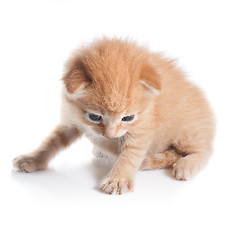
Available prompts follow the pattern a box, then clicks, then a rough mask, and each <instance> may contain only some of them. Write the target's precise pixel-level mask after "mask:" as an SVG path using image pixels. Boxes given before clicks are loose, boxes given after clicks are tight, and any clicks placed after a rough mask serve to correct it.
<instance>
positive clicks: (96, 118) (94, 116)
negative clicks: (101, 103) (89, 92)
mask: <svg viewBox="0 0 240 240" xmlns="http://www.w3.org/2000/svg"><path fill="white" fill-rule="evenodd" d="M88 117H89V118H90V119H91V120H92V121H94V122H100V121H102V116H100V115H97V114H93V113H89V114H88Z"/></svg>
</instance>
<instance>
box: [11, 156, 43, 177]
mask: <svg viewBox="0 0 240 240" xmlns="http://www.w3.org/2000/svg"><path fill="white" fill-rule="evenodd" d="M13 168H14V170H15V171H19V172H26V173H30V172H33V171H36V170H46V169H47V166H45V164H42V163H39V161H37V159H36V158H35V157H34V156H31V155H21V156H18V157H16V158H14V159H13Z"/></svg>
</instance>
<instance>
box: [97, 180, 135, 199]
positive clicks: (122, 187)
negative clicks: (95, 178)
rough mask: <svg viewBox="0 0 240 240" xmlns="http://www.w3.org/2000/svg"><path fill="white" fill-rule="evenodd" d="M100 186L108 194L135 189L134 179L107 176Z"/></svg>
mask: <svg viewBox="0 0 240 240" xmlns="http://www.w3.org/2000/svg"><path fill="white" fill-rule="evenodd" d="M100 188H101V190H102V191H103V192H105V193H108V194H118V195H119V194H122V193H127V192H132V191H133V181H132V180H129V179H125V178H111V177H107V178H105V179H104V180H103V181H102V182H101V184H100Z"/></svg>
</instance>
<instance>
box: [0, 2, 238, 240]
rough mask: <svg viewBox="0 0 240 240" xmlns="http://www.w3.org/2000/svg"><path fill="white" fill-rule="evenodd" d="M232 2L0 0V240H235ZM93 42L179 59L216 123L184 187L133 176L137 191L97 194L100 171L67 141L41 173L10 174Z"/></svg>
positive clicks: (48, 124)
mask: <svg viewBox="0 0 240 240" xmlns="http://www.w3.org/2000/svg"><path fill="white" fill-rule="evenodd" d="M237 3H238V1H231V0H227V1H211V0H210V1H177V0H176V1H171V0H170V1H151V0H148V1H124V0H122V1H118V2H116V1H104V0H102V1H97V0H96V1H39V2H37V1H29V2H26V1H15V2H13V1H1V2H0V25H1V26H0V29H1V38H0V41H1V44H0V66H1V67H0V84H1V85H0V86H1V87H0V111H1V118H0V119H1V120H0V121H1V125H0V133H1V138H0V146H1V160H0V161H1V168H0V187H1V188H0V193H1V197H0V221H1V223H0V229H1V230H0V239H4V240H5V239H6V240H8V239H18V240H20V239H34V240H35V239H71V240H72V239H164V240H167V239H195V240H196V239H219V238H221V239H231V240H234V239H240V233H239V223H240V217H239V216H240V207H239V205H240V197H239V189H240V188H239V185H240V174H239V168H240V158H239V153H238V149H239V134H240V127H239V123H240V116H239V103H240V94H239V89H240V73H239V56H240V47H239V43H240V37H239V35H238V34H239V22H240V15H239V6H238V5H237ZM102 34H105V35H108V36H113V35H116V36H130V37H132V38H133V39H136V40H138V41H139V42H143V43H144V42H146V43H148V44H149V46H150V48H151V49H152V50H153V51H165V52H166V53H167V55H168V56H171V57H177V58H179V59H180V62H179V65H180V66H183V68H184V70H185V71H186V72H187V73H188V76H189V78H190V79H191V80H192V81H194V82H196V84H198V85H199V86H201V87H202V88H203V89H204V91H205V92H206V94H207V96H208V98H209V99H210V101H211V103H212V106H213V109H214V111H215V113H216V117H217V122H218V131H217V137H216V141H215V152H214V155H213V157H212V158H211V161H210V163H209V165H208V166H207V168H206V169H205V170H204V171H202V172H201V173H200V174H199V175H198V176H197V177H196V178H194V179H193V180H191V181H187V182H186V181H184V182H182V181H176V180H174V179H173V178H172V177H171V171H170V170H156V171H149V172H148V171H144V172H139V173H138V174H137V176H136V182H135V191H134V193H131V194H126V195H121V196H110V195H105V194H102V193H100V192H99V191H98V190H96V186H97V182H98V179H99V178H100V177H101V176H102V175H103V173H104V169H103V168H102V167H100V166H99V167H98V166H97V164H93V163H92V155H91V144H90V143H89V142H88V141H87V139H84V138H83V139H82V140H81V141H78V142H76V143H75V144H74V145H73V146H72V147H70V148H69V149H67V150H66V151H64V152H62V153H61V154H60V155H58V156H57V157H56V158H55V159H54V160H53V161H52V162H51V164H50V169H49V170H47V171H45V172H35V173H31V174H24V173H16V172H13V171H12V165H11V164H12V163H11V161H12V159H13V158H14V157H15V156H17V155H19V154H22V153H26V152H28V151H31V150H32V149H33V148H35V147H37V146H38V144H39V143H40V141H41V140H42V139H43V138H44V136H46V135H47V134H48V132H49V131H50V130H51V128H52V127H54V125H55V124H56V123H57V119H58V114H59V102H60V90H61V84H60V81H59V79H60V78H61V74H62V69H63V63H64V61H65V60H66V58H67V57H68V55H69V53H70V52H71V50H72V49H74V48H75V47H77V46H78V45H80V44H81V43H85V42H88V41H90V40H92V39H93V38H94V37H96V36H101V35H102Z"/></svg>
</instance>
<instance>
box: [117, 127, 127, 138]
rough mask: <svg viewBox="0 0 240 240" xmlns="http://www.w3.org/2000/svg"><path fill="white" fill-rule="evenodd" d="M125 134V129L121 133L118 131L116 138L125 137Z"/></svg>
mask: <svg viewBox="0 0 240 240" xmlns="http://www.w3.org/2000/svg"><path fill="white" fill-rule="evenodd" d="M126 133H127V129H125V130H123V131H119V132H118V133H117V135H116V137H122V136H123V135H125V134H126Z"/></svg>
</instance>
